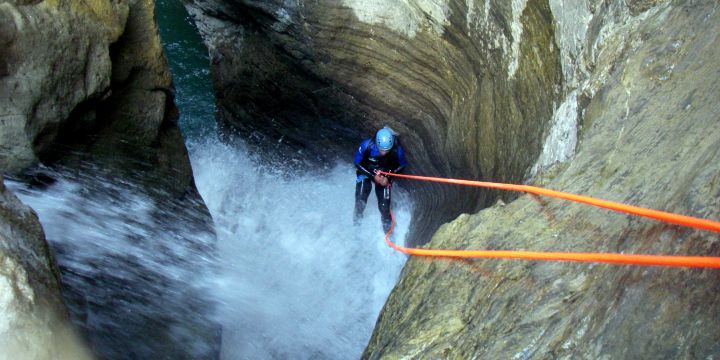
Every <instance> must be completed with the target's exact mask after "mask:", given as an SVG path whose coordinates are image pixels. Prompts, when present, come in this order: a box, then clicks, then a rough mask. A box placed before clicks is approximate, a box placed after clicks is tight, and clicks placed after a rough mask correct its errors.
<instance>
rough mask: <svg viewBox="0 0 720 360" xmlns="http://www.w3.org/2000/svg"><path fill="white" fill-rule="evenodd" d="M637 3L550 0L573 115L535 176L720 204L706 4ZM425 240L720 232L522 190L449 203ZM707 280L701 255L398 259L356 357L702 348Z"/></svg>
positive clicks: (656, 204)
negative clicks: (450, 209)
mask: <svg viewBox="0 0 720 360" xmlns="http://www.w3.org/2000/svg"><path fill="white" fill-rule="evenodd" d="M632 4H633V3H629V4H628V5H632ZM641 5H643V3H640V2H638V3H636V4H635V6H626V4H622V3H607V4H606V3H603V4H599V3H598V4H595V5H588V4H587V3H586V4H582V3H580V2H572V4H571V3H570V2H567V1H566V2H564V4H562V3H555V4H553V5H552V6H553V9H563V8H564V9H565V11H566V12H568V13H570V14H573V16H572V17H571V18H570V19H567V18H563V17H557V18H556V20H555V21H556V24H557V25H556V27H557V29H558V31H559V32H563V31H565V30H563V29H564V27H566V26H570V27H572V26H577V25H580V27H581V28H583V29H584V30H586V33H585V36H584V37H581V38H575V39H574V41H578V43H576V44H579V46H577V47H569V48H568V49H566V50H563V51H562V53H563V54H566V55H568V58H572V59H574V60H573V61H574V65H573V64H570V65H568V66H567V67H566V68H565V67H564V68H565V69H567V70H568V71H567V72H566V73H565V76H566V78H567V79H568V80H569V81H568V85H567V86H569V87H570V86H577V88H576V89H575V90H576V91H577V93H576V94H577V99H578V105H577V106H578V110H577V114H578V117H577V119H578V122H579V124H580V125H581V128H580V131H579V136H578V140H579V143H578V145H577V152H576V153H575V154H574V155H572V156H571V157H570V159H571V160H570V161H569V162H567V163H564V164H556V165H555V166H553V167H551V168H550V169H548V170H546V171H541V172H540V173H539V174H538V176H537V177H536V178H535V180H534V182H536V183H537V184H540V185H544V186H546V187H548V188H552V189H560V190H564V191H569V192H573V193H580V194H586V195H590V196H594V197H599V198H604V199H609V200H614V201H620V202H625V203H630V204H636V205H640V206H646V207H650V208H655V209H662V210H666V211H672V212H677V213H681V214H687V215H691V216H697V217H704V218H709V219H715V220H717V219H720V210H719V209H720V207H718V198H719V197H718V196H719V195H720V186H719V185H718V184H720V165H718V164H720V146H718V145H719V144H720V142H719V141H720V127H718V119H717V114H718V113H719V112H720V105H718V104H719V102H718V100H720V98H718V95H719V94H720V91H719V90H720V78H719V77H718V76H717V75H718V73H720V62H718V60H717V59H718V55H720V54H719V52H718V49H719V47H718V45H719V44H718V37H717V34H718V31H719V30H720V12H718V10H719V9H718V4H717V2H709V1H706V2H683V3H678V4H675V3H669V2H659V3H656V4H650V3H648V2H645V4H644V5H643V6H642V7H641ZM583 12H584V13H585V14H587V15H588V17H582V16H580V17H578V15H577V14H578V13H583ZM556 16H557V15H556ZM578 19H584V20H583V21H581V22H582V24H578V23H576V24H575V25H571V24H568V22H569V23H575V22H578ZM583 24H587V25H583ZM585 26H587V28H585ZM567 33H568V34H571V33H572V34H575V35H577V34H583V32H572V31H570V29H567ZM559 38H560V39H561V43H562V41H563V40H562V39H563V36H562V35H561V36H559ZM565 39H566V38H565ZM573 51H574V53H573ZM571 54H574V55H571ZM578 55H579V56H578ZM583 69H585V72H584V71H583ZM580 99H582V100H580ZM546 146H548V148H550V147H552V146H551V144H546ZM539 168H542V167H539ZM428 247H432V248H452V249H526V250H540V251H571V252H611V253H637V254H666V255H700V256H705V255H709V256H719V255H720V237H718V235H717V234H714V233H711V232H706V231H700V230H692V229H688V228H683V227H678V226H673V225H668V224H663V223H660V222H656V221H652V220H648V219H641V218H635V217H631V216H625V215H621V214H617V213H613V212H610V211H605V210H599V209H596V208H591V207H588V206H582V205H575V204H568V203H566V202H563V201H560V200H547V199H536V198H533V197H530V196H523V197H521V198H519V199H518V200H516V201H514V202H511V203H508V204H507V205H503V204H498V205H496V206H493V207H491V208H489V209H486V210H483V211H481V212H479V213H477V214H464V215H461V216H459V217H458V218H457V219H456V220H454V221H452V222H450V223H448V224H446V225H444V226H442V227H441V228H440V230H439V231H438V232H437V233H436V234H435V235H434V237H433V239H432V241H431V242H430V243H429V244H428ZM718 290H720V280H719V279H718V277H717V270H709V269H688V268H662V267H639V266H617V265H607V264H576V263H543V262H529V261H507V260H505V261H503V260H484V261H470V262H459V261H457V262H453V261H448V260H440V259H437V260H431V261H430V260H426V259H410V260H409V262H408V264H407V266H406V267H405V269H404V271H403V274H402V278H401V280H400V282H399V284H398V286H397V287H396V289H395V290H394V291H393V293H392V294H391V296H390V298H389V300H388V302H387V304H386V306H385V308H384V310H383V312H382V314H381V316H380V318H379V320H378V323H377V327H376V330H375V333H374V335H373V338H372V339H371V341H370V344H369V345H368V347H367V349H366V352H365V354H364V356H363V357H364V358H368V359H376V358H389V359H392V358H400V357H408V356H409V357H413V358H475V357H477V358H488V357H490V358H515V359H529V358H543V359H545V358H548V359H550V358H552V359H558V358H560V359H569V358H581V359H612V358H621V359H633V358H634V359H637V358H643V359H649V358H703V359H705V358H716V357H718V356H720V346H718V344H720V327H719V324H718V322H717V321H715V319H717V318H718V316H719V315H720V296H719V295H718Z"/></svg>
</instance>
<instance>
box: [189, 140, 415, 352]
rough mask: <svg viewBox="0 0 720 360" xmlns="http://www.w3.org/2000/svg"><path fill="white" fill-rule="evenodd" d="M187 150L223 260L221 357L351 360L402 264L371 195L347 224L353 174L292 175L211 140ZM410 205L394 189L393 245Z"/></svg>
mask: <svg viewBox="0 0 720 360" xmlns="http://www.w3.org/2000/svg"><path fill="white" fill-rule="evenodd" d="M189 149H190V154H191V158H192V163H193V167H194V171H195V177H196V182H197V186H198V189H199V190H200V193H201V194H202V195H203V198H204V199H205V202H206V204H207V205H208V207H209V209H210V212H211V213H212V215H213V219H214V221H215V226H216V230H217V236H218V243H219V248H220V253H221V258H222V259H221V261H222V270H221V272H222V274H223V276H222V279H221V282H220V283H219V285H218V286H217V287H216V290H218V291H219V296H218V297H219V299H221V301H222V306H221V310H220V313H221V315H222V319H221V321H222V324H223V349H222V357H223V358H224V359H286V358H293V359H344V358H347V359H356V358H358V357H359V356H360V355H361V353H362V351H363V350H364V348H365V346H366V345H367V342H368V340H369V339H370V335H371V333H372V329H373V326H374V324H375V321H376V318H377V315H378V314H379V312H380V309H381V308H382V305H383V304H384V302H385V299H386V298H387V295H388V294H389V292H390V290H391V289H392V287H393V286H394V284H395V282H396V280H397V277H398V274H399V271H400V269H401V267H402V265H403V263H404V261H405V258H406V257H405V255H402V254H398V253H395V252H394V251H393V250H392V249H390V248H389V247H387V245H385V243H384V242H383V232H382V227H381V222H380V216H379V212H378V210H377V205H376V204H377V203H376V201H375V200H374V195H371V197H370V199H369V201H368V206H367V209H366V211H365V215H366V216H365V219H364V221H363V224H362V226H360V227H357V228H355V227H354V226H353V224H352V212H353V207H354V186H355V184H354V179H355V176H354V169H353V168H352V166H351V165H348V164H338V165H336V166H334V167H332V168H328V169H318V170H317V171H313V172H310V173H307V174H302V175H293V174H288V173H285V172H284V171H281V170H278V169H274V168H272V167H269V166H259V165H257V163H256V162H254V161H253V160H252V159H251V158H249V157H248V156H247V155H246V152H244V151H242V150H239V149H234V148H232V147H229V146H226V145H222V144H220V143H218V142H217V141H206V142H203V143H197V144H191V145H190V146H189ZM408 204H409V201H408V200H407V195H406V194H404V193H403V191H402V189H396V191H395V192H394V200H393V208H394V213H395V216H396V217H397V221H398V226H397V227H396V233H395V236H394V239H396V241H397V239H399V240H403V239H404V238H405V235H406V233H407V230H408V224H409V222H410V209H409V208H408Z"/></svg>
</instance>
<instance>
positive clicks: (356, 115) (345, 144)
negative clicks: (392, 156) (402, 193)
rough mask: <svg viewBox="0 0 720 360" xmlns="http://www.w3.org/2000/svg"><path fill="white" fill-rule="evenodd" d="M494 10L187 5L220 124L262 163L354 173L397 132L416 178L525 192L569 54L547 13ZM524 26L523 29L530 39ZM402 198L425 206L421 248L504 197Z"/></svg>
mask: <svg viewBox="0 0 720 360" xmlns="http://www.w3.org/2000/svg"><path fill="white" fill-rule="evenodd" d="M491 3H492V4H489V3H488V4H489V5H490V6H489V7H488V8H487V9H483V8H482V6H483V5H482V4H473V5H472V6H470V7H469V8H468V7H467V6H466V4H465V3H464V2H462V1H450V2H447V1H438V2H428V1H411V2H402V1H397V2H365V1H298V2H292V5H288V4H289V3H288V2H284V1H236V2H235V1H215V0H210V1H190V2H189V5H188V6H189V10H190V12H191V13H192V14H194V16H195V18H196V21H197V24H198V28H199V29H200V32H201V34H202V35H203V37H204V39H205V42H206V44H207V45H208V48H209V49H210V57H211V60H212V66H213V67H212V73H213V79H214V84H215V90H216V96H217V99H218V100H217V101H218V108H219V114H218V117H219V122H220V125H224V126H225V127H226V128H229V129H232V130H229V131H238V132H239V133H240V134H241V135H242V136H244V137H247V138H249V139H251V141H253V140H254V141H255V142H256V143H259V144H262V151H263V152H268V151H270V150H272V149H275V148H277V149H278V151H280V152H281V153H283V154H284V156H286V157H299V158H302V159H307V158H311V159H321V160H327V159H328V158H329V159H333V158H340V159H343V160H345V161H347V160H348V159H351V157H352V154H353V151H354V150H355V149H356V147H357V145H358V144H359V143H360V141H362V140H363V139H364V138H367V137H369V136H371V135H372V134H374V132H375V131H376V130H377V129H378V128H379V127H382V126H383V125H384V124H387V125H390V126H391V127H392V128H393V129H395V130H396V131H398V132H399V133H400V134H401V139H402V142H403V144H404V146H405V148H406V149H407V152H408V158H409V162H410V171H411V172H415V173H418V174H425V175H443V176H453V177H458V178H492V179H495V180H498V181H505V182H518V181H520V180H521V179H522V178H523V176H524V174H525V171H526V169H527V168H528V167H529V166H530V165H532V163H533V161H534V160H535V159H536V157H537V156H538V154H539V152H540V149H541V145H542V138H541V137H539V136H538V134H542V133H543V132H544V131H545V130H546V129H545V128H546V127H547V124H548V122H549V120H550V118H551V115H552V112H553V101H557V100H558V99H559V98H560V97H561V96H562V92H561V90H562V89H561V86H560V84H561V68H560V62H559V58H558V56H559V54H558V48H557V47H556V46H555V45H554V44H555V40H554V34H553V24H552V17H551V11H550V7H549V6H548V4H547V3H546V2H542V1H531V2H529V3H528V4H527V6H526V7H523V8H522V9H518V10H515V11H513V9H512V8H511V6H510V3H509V2H507V1H497V2H495V1H493V2H491ZM523 9H524V11H523ZM485 10H487V11H485ZM514 17H517V18H522V21H523V24H524V25H523V28H524V32H522V34H521V33H519V32H518V30H517V29H514V28H513V27H512V23H513V19H514ZM520 147H522V148H523V151H517V149H518V148H520ZM293 154H295V155H293ZM352 181H353V180H352V179H348V184H352ZM349 186H351V185H349ZM403 186H407V187H411V188H413V189H414V190H416V191H415V192H416V194H418V196H417V199H416V203H417V204H418V209H422V210H420V211H419V212H418V213H417V214H416V216H414V218H415V219H418V220H417V221H416V222H415V226H414V230H413V234H414V235H413V236H412V238H413V239H414V241H418V242H423V241H426V240H427V239H429V235H431V232H432V231H434V230H435V229H436V228H437V226H439V225H440V224H441V223H443V222H445V221H448V220H449V219H451V218H452V217H453V216H456V215H457V214H458V213H460V212H461V211H476V210H478V209H480V208H482V207H484V206H486V205H487V204H489V203H491V202H492V201H491V200H492V199H493V198H494V197H495V196H496V195H495V194H486V193H485V192H482V191H480V192H478V191H475V190H473V191H468V190H466V189H462V188H457V187H456V188H452V187H439V186H435V185H430V184H417V183H407V184H403ZM429 194H432V196H430V195H429Z"/></svg>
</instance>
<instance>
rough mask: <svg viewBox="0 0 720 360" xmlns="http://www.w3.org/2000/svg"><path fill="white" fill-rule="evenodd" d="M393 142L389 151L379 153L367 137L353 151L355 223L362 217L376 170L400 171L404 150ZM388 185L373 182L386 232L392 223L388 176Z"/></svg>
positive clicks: (405, 163) (402, 165) (402, 164)
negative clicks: (383, 154)
mask: <svg viewBox="0 0 720 360" xmlns="http://www.w3.org/2000/svg"><path fill="white" fill-rule="evenodd" d="M395 140H396V141H395V144H394V146H393V148H392V149H390V152H388V153H387V154H386V155H385V156H381V155H380V150H378V148H377V146H376V145H375V141H373V139H367V140H365V141H363V142H362V143H361V144H360V147H359V148H358V149H357V151H356V152H355V167H356V168H357V180H356V185H355V214H354V221H355V224H357V223H358V222H359V221H360V219H361V218H362V214H363V211H365V205H366V204H367V199H368V196H369V195H370V189H371V188H372V184H373V182H374V181H373V177H374V176H375V171H376V170H382V171H386V172H395V173H399V172H401V171H402V170H403V169H404V168H405V166H407V161H406V160H405V151H404V149H403V147H402V145H400V143H399V141H397V139H395ZM388 180H390V185H388V186H387V187H382V186H380V185H378V184H375V196H377V200H378V210H380V216H381V217H382V225H383V230H384V231H385V232H388V231H389V230H390V226H391V225H392V219H391V217H390V202H391V200H392V191H391V190H392V177H388Z"/></svg>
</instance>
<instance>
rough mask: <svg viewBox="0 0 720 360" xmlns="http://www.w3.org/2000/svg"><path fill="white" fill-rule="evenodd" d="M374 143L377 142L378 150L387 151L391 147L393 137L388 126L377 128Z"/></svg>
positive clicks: (393, 141) (393, 142)
mask: <svg viewBox="0 0 720 360" xmlns="http://www.w3.org/2000/svg"><path fill="white" fill-rule="evenodd" d="M375 144H377V147H378V150H380V151H388V150H390V149H392V147H393V145H394V144H395V139H394V137H393V133H392V131H390V129H388V128H382V129H380V130H378V132H377V134H376V135H375Z"/></svg>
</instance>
